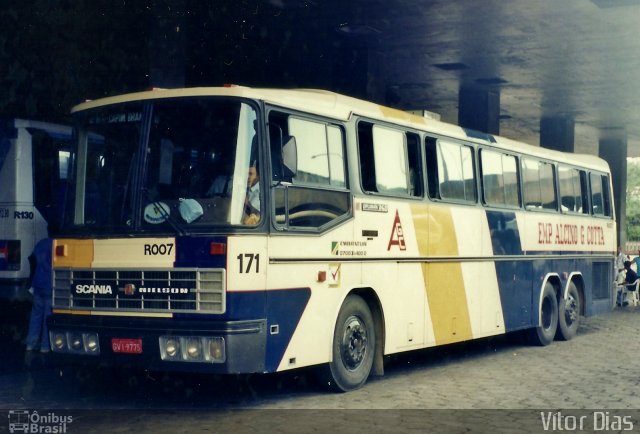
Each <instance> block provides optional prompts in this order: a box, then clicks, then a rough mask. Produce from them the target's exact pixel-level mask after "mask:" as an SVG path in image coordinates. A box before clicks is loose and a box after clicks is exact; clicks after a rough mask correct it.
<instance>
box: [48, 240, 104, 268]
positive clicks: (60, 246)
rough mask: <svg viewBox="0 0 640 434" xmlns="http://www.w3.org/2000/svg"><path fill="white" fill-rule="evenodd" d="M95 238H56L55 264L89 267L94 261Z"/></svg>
mask: <svg viewBox="0 0 640 434" xmlns="http://www.w3.org/2000/svg"><path fill="white" fill-rule="evenodd" d="M93 253H94V252H93V240H68V239H56V240H54V246H53V266H54V267H60V268H70V267H73V268H89V267H91V264H92V263H93Z"/></svg>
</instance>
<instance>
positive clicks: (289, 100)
mask: <svg viewBox="0 0 640 434" xmlns="http://www.w3.org/2000/svg"><path fill="white" fill-rule="evenodd" d="M192 96H228V97H241V98H247V99H254V100H261V101H264V102H266V103H269V104H273V105H277V106H282V107H287V108H291V109H295V110H300V111H305V112H311V113H314V114H318V115H321V116H325V117H329V118H333V119H337V120H341V121H347V120H349V119H350V118H351V117H352V116H353V115H358V116H364V117H369V118H371V119H376V120H381V121H387V122H391V123H395V124H398V125H402V126H406V127H410V128H415V129H419V130H422V131H426V132H431V133H435V134H439V135H443V136H448V137H451V138H456V139H461V140H466V141H471V142H474V143H482V144H488V145H490V146H493V147H496V148H501V149H504V150H507V151H511V152H515V153H524V154H530V155H535V156H537V157H540V158H546V159H549V160H553V161H559V162H565V163H568V164H576V165H579V166H583V167H585V168H590V169H595V170H599V171H602V172H609V166H608V164H607V163H606V161H605V160H603V159H601V158H599V157H597V156H594V155H585V154H573V153H565V152H560V151H555V150H551V149H546V148H542V147H539V146H533V145H529V144H526V143H524V142H518V141H516V140H511V139H508V138H505V137H500V136H494V135H490V134H485V133H480V132H477V131H471V130H468V129H465V128H462V127H460V126H457V125H453V124H449V123H446V122H441V121H437V120H434V119H428V118H425V117H421V116H417V115H414V114H411V113H408V112H405V111H403V110H399V109H394V108H391V107H386V106H383V105H380V104H376V103H372V102H368V101H365V100H361V99H357V98H353V97H349V96H346V95H341V94H338V93H335V92H330V91H326V90H319V89H267V88H251V87H245V86H235V85H232V86H225V87H193V88H180V89H153V90H148V91H144V92H136V93H129V94H123V95H118V96H112V97H106V98H101V99H98V100H94V101H87V102H84V103H81V104H78V105H77V106H75V107H73V108H72V110H71V113H76V112H80V111H83V110H87V109H92V108H96V107H101V106H105V105H111V104H117V103H124V102H130V101H140V100H152V99H164V98H180V97H192ZM310 108H312V109H311V110H310Z"/></svg>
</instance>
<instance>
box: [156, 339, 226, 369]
mask: <svg viewBox="0 0 640 434" xmlns="http://www.w3.org/2000/svg"><path fill="white" fill-rule="evenodd" d="M159 345H160V358H161V359H162V360H165V361H168V362H208V363H224V361H225V359H226V355H225V354H226V353H225V346H224V339H223V338H214V337H205V336H160V339H159Z"/></svg>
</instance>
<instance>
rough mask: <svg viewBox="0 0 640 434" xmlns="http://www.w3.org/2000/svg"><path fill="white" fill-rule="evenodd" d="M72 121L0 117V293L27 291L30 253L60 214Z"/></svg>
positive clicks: (10, 295) (17, 296)
mask: <svg viewBox="0 0 640 434" xmlns="http://www.w3.org/2000/svg"><path fill="white" fill-rule="evenodd" d="M71 131H72V130H71V127H70V126H66V125H58V124H52V123H47V122H39V121H34V120H26V119H4V120H0V186H2V187H1V188H0V298H2V299H5V300H21V299H25V298H26V297H28V293H27V289H28V288H27V287H26V283H27V281H28V279H29V271H30V267H29V260H28V258H29V255H30V254H31V252H32V251H33V247H34V246H35V244H36V243H37V242H38V241H39V240H41V239H42V238H45V237H47V236H48V235H49V232H48V229H49V228H50V229H55V227H57V226H58V224H59V221H60V216H61V215H62V207H61V206H60V204H61V203H62V196H63V195H64V191H65V186H66V177H67V168H68V167H67V163H68V161H69V155H70V154H69V148H70V146H71V141H72V139H71Z"/></svg>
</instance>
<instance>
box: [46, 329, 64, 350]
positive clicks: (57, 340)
mask: <svg viewBox="0 0 640 434" xmlns="http://www.w3.org/2000/svg"><path fill="white" fill-rule="evenodd" d="M49 340H50V341H51V348H52V349H53V351H65V350H66V349H67V336H66V334H65V333H60V332H49Z"/></svg>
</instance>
